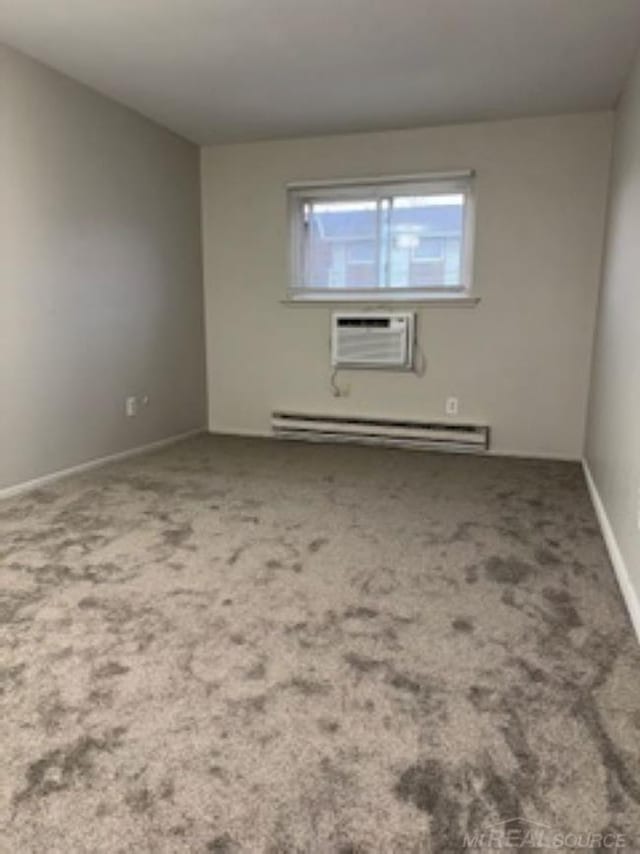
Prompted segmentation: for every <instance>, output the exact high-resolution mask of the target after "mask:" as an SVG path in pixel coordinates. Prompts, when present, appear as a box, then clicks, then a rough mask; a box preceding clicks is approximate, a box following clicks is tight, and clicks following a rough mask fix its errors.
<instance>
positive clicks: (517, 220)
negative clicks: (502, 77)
mask: <svg viewBox="0 0 640 854" xmlns="http://www.w3.org/2000/svg"><path fill="white" fill-rule="evenodd" d="M611 121H612V119H611V115H610V114H609V113H600V114H589V115H575V116H562V117H555V118H543V119H525V120H518V121H509V122H493V123H484V124H472V125H460V126H454V127H443V128H431V129H423V130H411V131H394V132H388V133H371V134H357V135H349V136H334V137H323V138H314V139H306V140H296V141H279V142H267V143H253V144H243V145H228V146H217V147H211V148H208V149H206V150H204V152H203V155H202V165H203V210H204V220H203V229H204V249H205V298H206V316H207V358H208V377H209V379H208V386H209V401H210V409H209V424H210V427H211V429H213V430H218V431H229V432H248V433H263V432H267V431H268V429H269V413H270V412H271V410H272V409H274V408H276V407H285V408H292V409H296V410H306V411H312V412H313V411H315V412H322V413H324V412H331V413H336V412H347V413H358V414H372V415H387V416H393V415H397V416H406V417H416V418H442V417H443V416H444V402H445V398H446V396H448V395H457V396H458V397H459V398H460V402H461V411H460V417H461V418H462V419H476V418H477V419H481V420H486V421H488V422H489V424H491V426H492V428H493V436H494V447H495V448H496V449H497V450H499V451H502V452H514V453H523V454H541V455H552V456H560V457H571V458H578V457H580V456H581V454H582V447H583V432H584V419H585V410H586V399H587V385H588V376H589V362H590V348H591V340H592V332H593V325H594V316H595V305H596V298H597V288H598V275H599V268H600V257H601V249H602V239H603V221H604V207H605V198H606V187H607V177H608V166H609V154H610V135H611ZM454 168H474V169H476V170H477V197H478V202H477V216H478V222H477V235H476V263H475V269H476V285H477V289H478V292H479V294H480V295H481V298H482V299H481V303H480V304H479V305H478V306H477V307H476V308H451V307H446V308H439V307H423V308H420V310H419V342H420V346H421V347H422V349H423V351H424V354H425V356H426V360H427V370H426V373H425V374H424V376H422V377H418V376H416V375H398V374H388V373H377V372H350V373H348V374H347V373H345V375H344V377H342V378H341V382H342V383H346V384H348V385H349V386H350V395H349V396H348V397H346V398H343V399H338V400H336V399H335V398H334V397H332V395H331V392H330V386H329V374H330V368H329V351H328V336H329V315H330V309H329V308H327V307H326V306H320V307H317V306H313V307H312V306H304V307H297V306H296V307H291V306H287V305H283V304H282V303H281V302H280V300H281V299H282V298H283V296H284V294H285V289H286V286H287V222H286V209H285V201H286V199H285V195H286V194H285V184H286V183H287V182H288V181H294V180H305V179H330V178H339V177H357V176H367V175H375V174H394V173H408V172H428V171H435V170H446V169H454Z"/></svg>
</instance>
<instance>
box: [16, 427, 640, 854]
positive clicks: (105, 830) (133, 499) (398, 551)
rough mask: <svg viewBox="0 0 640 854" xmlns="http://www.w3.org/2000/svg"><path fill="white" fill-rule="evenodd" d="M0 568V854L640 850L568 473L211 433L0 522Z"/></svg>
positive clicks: (579, 492)
mask: <svg viewBox="0 0 640 854" xmlns="http://www.w3.org/2000/svg"><path fill="white" fill-rule="evenodd" d="M0 562H1V574H2V586H1V593H0V632H1V638H2V640H1V644H2V646H1V652H2V665H1V668H0V677H1V679H2V689H1V694H0V703H1V728H2V749H3V754H2V763H1V764H0V821H1V822H2V828H1V831H0V840H1V842H0V845H1V846H2V851H3V852H4V851H6V852H12V854H13V852H20V854H22V852H46V854H53V852H64V854H69V852H109V854H111V853H112V852H128V851H132V852H133V851H135V852H147V851H148V852H182V851H185V852H186V851H188V852H200V851H201V852H270V854H275V853H276V852H305V854H306V852H311V854H330V852H341V854H347V852H352V854H355V852H385V854H386V852H434V854H435V853H436V852H437V854H444V852H458V851H462V850H465V849H464V846H465V834H467V844H469V845H470V844H471V843H472V842H473V834H474V833H475V834H479V833H482V832H485V831H486V829H487V828H493V829H495V828H496V827H503V828H504V827H511V826H513V827H514V828H515V829H516V830H517V831H518V832H523V828H528V827H535V828H541V827H544V828H545V833H546V832H549V833H550V832H551V829H554V830H558V832H561V833H586V832H593V833H609V834H612V833H616V834H622V835H624V837H625V841H626V843H627V850H628V851H631V850H640V849H639V848H638V847H637V846H638V844H640V842H639V840H638V838H637V837H638V831H639V830H640V759H639V750H638V745H639V743H640V679H639V676H640V654H639V649H638V645H637V642H636V640H635V638H634V635H633V633H632V629H631V627H630V624H629V620H628V617H627V614H626V612H625V610H624V606H623V604H622V601H621V598H620V595H619V593H618V589H617V585H616V581H615V578H614V575H613V572H612V570H611V568H610V565H609V562H608V560H607V557H606V553H605V549H604V545H603V542H602V540H601V537H600V534H599V531H598V528H597V524H596V520H595V517H594V514H593V510H592V508H591V505H590V502H589V498H588V495H587V491H586V487H585V484H584V480H583V476H582V473H581V471H580V468H579V467H578V466H577V465H572V464H564V463H554V462H533V461H522V460H520V461H518V460H506V459H498V458H488V457H485V458H481V457H476V458H473V457H464V456H445V455H435V454H420V453H412V452H403V451H389V450H382V449H369V448H354V447H350V448H347V447H330V446H324V447H320V446H317V447H315V446H305V445H292V444H284V443H282V444H279V443H274V442H269V441H261V440H242V439H223V438H216V439H214V438H211V437H202V438H198V439H194V440H192V441H188V442H185V443H182V444H180V445H177V446H174V447H172V448H170V449H168V450H166V451H162V452H160V453H157V454H154V455H149V456H146V457H138V458H136V459H133V460H131V461H128V462H126V463H121V464H118V465H113V466H110V467H107V468H104V469H101V470H96V471H94V472H91V473H89V474H86V475H84V476H82V477H75V478H71V479H68V480H65V481H60V482H58V483H56V484H54V485H52V486H48V487H46V488H43V489H40V490H38V491H36V492H33V493H31V494H29V495H26V496H24V497H21V498H19V499H16V500H11V501H5V502H3V503H2V504H0ZM516 820H517V821H516ZM527 822H536V823H537V824H528V823H527ZM469 834H471V837H469ZM482 839H483V838H481V837H479V836H477V835H476V840H475V848H476V850H482V849H483V846H485V850H486V843H484V842H483V841H482ZM528 850H531V849H530V848H529V849H528ZM558 850H565V849H564V848H560V849H558Z"/></svg>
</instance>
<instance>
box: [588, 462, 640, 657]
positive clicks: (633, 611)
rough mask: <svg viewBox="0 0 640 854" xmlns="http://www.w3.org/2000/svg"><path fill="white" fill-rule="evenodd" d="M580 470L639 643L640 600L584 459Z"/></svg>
mask: <svg viewBox="0 0 640 854" xmlns="http://www.w3.org/2000/svg"><path fill="white" fill-rule="evenodd" d="M582 469H583V471H584V476H585V480H586V481H587V488H588V489H589V495H590V496H591V501H592V502H593V508H594V510H595V511H596V516H597V518H598V522H599V524H600V529H601V531H602V536H603V538H604V542H605V545H606V547H607V551H608V552H609V558H610V560H611V563H612V565H613V568H614V570H615V573H616V577H617V579H618V584H619V586H620V592H621V593H622V598H623V599H624V602H625V605H626V606H627V611H628V612H629V616H630V617H631V623H632V624H633V628H634V629H635V633H636V637H637V638H638V641H639V642H640V599H638V595H637V593H636V591H635V588H634V586H633V584H632V583H631V576H630V575H629V569H628V567H627V564H626V563H625V560H624V557H623V556H622V552H621V551H620V546H619V545H618V541H617V540H616V535H615V534H614V532H613V528H612V527H611V522H610V521H609V517H608V516H607V511H606V509H605V506H604V504H603V502H602V498H601V497H600V493H599V492H598V488H597V486H596V483H595V481H594V479H593V475H592V474H591V469H590V468H589V463H588V462H587V461H586V460H585V459H583V460H582Z"/></svg>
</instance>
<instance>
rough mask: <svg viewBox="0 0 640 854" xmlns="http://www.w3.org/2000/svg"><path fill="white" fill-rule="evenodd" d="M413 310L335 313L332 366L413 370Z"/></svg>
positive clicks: (333, 319) (332, 328)
mask: <svg viewBox="0 0 640 854" xmlns="http://www.w3.org/2000/svg"><path fill="white" fill-rule="evenodd" d="M414 341H415V314H414V313H413V312H359V313H356V312H334V314H333V315H332V317H331V365H332V366H333V367H334V368H374V369H386V370H400V371H410V370H412V369H413V352H414Z"/></svg>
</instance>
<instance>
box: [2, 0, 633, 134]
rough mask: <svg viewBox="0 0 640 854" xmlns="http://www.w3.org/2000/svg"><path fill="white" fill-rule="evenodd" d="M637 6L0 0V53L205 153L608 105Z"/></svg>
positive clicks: (569, 0)
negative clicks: (255, 143)
mask: <svg viewBox="0 0 640 854" xmlns="http://www.w3.org/2000/svg"><path fill="white" fill-rule="evenodd" d="M639 34H640V0H0V40H1V41H4V42H5V43H6V44H8V45H10V46H13V47H15V48H18V49H21V50H23V51H24V52H25V53H28V54H30V55H31V56H33V57H35V58H36V59H40V60H41V61H43V62H45V63H47V64H48V65H51V66H53V67H54V68H56V69H59V70H60V71H63V72H65V73H67V74H69V75H70V76H71V77H75V78H76V79H77V80H80V81H82V82H83V83H86V84H88V85H89V86H93V87H94V88H95V89H97V90H99V91H101V92H103V93H104V94H106V95H110V96H111V97H113V98H115V99H117V100H119V101H121V102H123V103H124V104H127V105H129V106H130V107H133V108H134V109H136V110H138V111H139V112H141V113H143V114H144V115H146V116H149V117H150V118H152V119H155V120H156V121H158V122H160V123H161V124H163V125H166V126H167V127H169V128H171V129H173V130H175V131H177V132H178V133H180V134H182V135H184V136H186V137H188V138H190V139H192V140H194V141H196V142H199V143H209V142H226V141H236V140H249V139H264V138H272V137H282V136H302V135H308V134H316V133H331V132H340V131H354V130H370V129H382V128H395V127H410V126H415V125H428V124H442V123H448V122H460V121H472V120H476V119H486V118H498V117H511V116H523V115H536V114H544V113H557V112H565V111H566V112H574V111H580V110H593V109H600V108H604V107H611V106H612V105H613V104H614V103H615V99H616V98H617V96H618V94H619V92H620V89H621V86H622V84H623V82H624V78H625V76H626V74H627V72H628V70H629V66H630V63H631V59H632V55H633V51H634V49H635V47H636V44H637V41H638V37H639Z"/></svg>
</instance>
